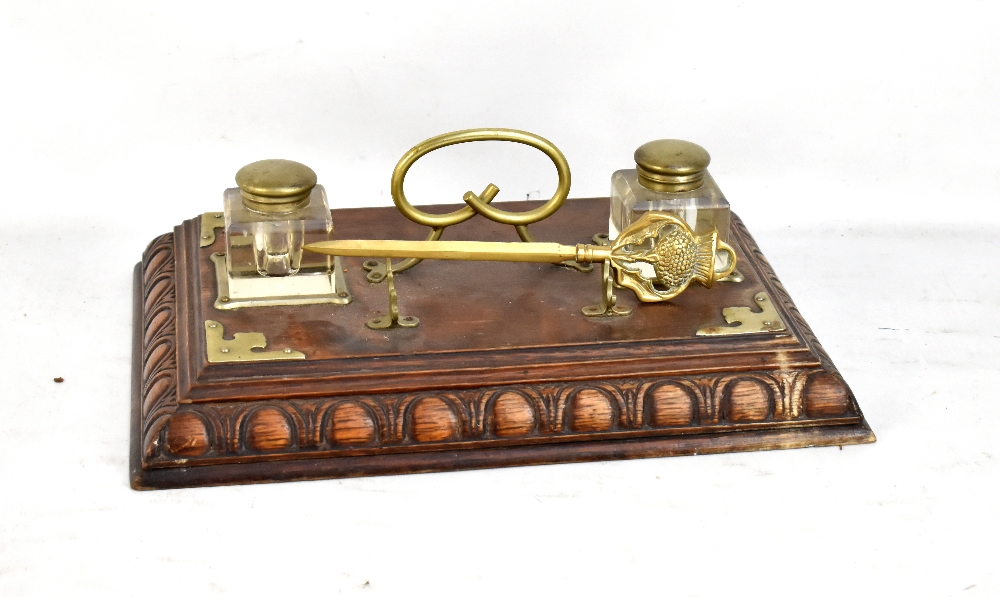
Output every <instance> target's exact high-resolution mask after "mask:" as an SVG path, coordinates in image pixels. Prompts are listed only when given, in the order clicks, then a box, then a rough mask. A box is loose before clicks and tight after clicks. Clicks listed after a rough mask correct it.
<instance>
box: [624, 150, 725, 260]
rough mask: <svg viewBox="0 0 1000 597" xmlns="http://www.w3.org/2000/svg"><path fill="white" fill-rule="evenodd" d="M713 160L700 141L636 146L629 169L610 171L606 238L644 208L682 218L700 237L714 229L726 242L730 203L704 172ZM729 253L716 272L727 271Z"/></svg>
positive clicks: (721, 258) (710, 177) (638, 214)
mask: <svg viewBox="0 0 1000 597" xmlns="http://www.w3.org/2000/svg"><path fill="white" fill-rule="evenodd" d="M710 161H711V158H710V157H709V155H708V152H707V151H705V150H704V149H703V148H702V147H701V146H700V145H696V144H694V143H690V142H688V141H681V140H679V139H660V140H658V141H650V142H649V143H646V144H644V145H642V146H640V147H639V149H636V150H635V165H636V167H635V168H634V169H631V170H618V171H617V172H615V173H614V174H612V175H611V217H610V221H609V225H608V237H609V239H610V240H611V241H612V242H614V240H615V239H616V238H618V235H619V234H620V233H621V231H622V230H624V229H625V228H626V227H628V226H629V225H631V224H633V223H634V222H635V221H636V220H638V219H639V218H640V217H641V216H642V215H643V214H644V213H646V212H663V213H667V214H670V215H672V216H675V217H677V218H679V219H680V220H683V221H684V222H685V223H686V224H687V225H688V226H689V227H690V228H691V230H692V231H693V232H694V233H695V234H698V235H702V234H708V233H711V232H712V230H715V231H717V232H718V235H719V236H718V238H719V240H720V241H722V242H726V243H728V242H729V202H728V201H727V200H726V198H725V196H724V195H723V194H722V191H721V190H720V189H719V185H717V184H716V183H715V179H713V178H712V175H711V174H709V173H708V164H709V162H710ZM728 261H729V256H728V254H725V253H724V252H722V251H720V252H719V253H718V256H717V259H716V270H717V271H723V270H726V269H727V268H728V267H729V266H730V264H729V262H728Z"/></svg>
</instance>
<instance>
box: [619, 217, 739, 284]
mask: <svg viewBox="0 0 1000 597" xmlns="http://www.w3.org/2000/svg"><path fill="white" fill-rule="evenodd" d="M718 251H722V252H724V253H728V255H729V259H728V263H727V264H726V267H725V268H724V269H722V270H718V271H717V270H716V269H715V268H716V255H717V253H718ZM611 265H612V267H614V269H615V276H616V278H617V281H618V284H619V285H621V286H624V287H625V288H630V289H632V291H634V292H635V294H636V296H637V297H639V300H641V301H644V302H658V301H665V300H667V299H671V298H673V297H675V296H677V295H678V294H680V293H681V292H683V291H684V289H686V288H687V287H688V285H689V284H691V282H698V283H700V284H702V285H703V286H705V287H707V288H711V287H712V284H713V283H715V281H716V280H718V279H720V278H724V277H726V276H728V275H729V274H731V273H732V272H733V269H735V268H736V252H735V251H733V248H732V247H731V246H729V245H728V244H726V243H724V242H722V241H721V240H719V234H718V232H717V231H715V230H712V232H710V233H709V234H704V235H701V236H698V235H696V234H695V233H694V231H692V230H691V228H690V227H689V226H688V225H687V224H686V223H685V222H684V221H683V220H681V219H679V218H677V217H675V216H672V215H669V214H665V213H660V212H646V213H645V214H643V215H642V217H641V218H639V219H638V220H636V221H635V222H634V223H633V224H631V225H630V226H628V227H626V228H625V229H624V230H622V232H621V234H619V235H618V238H617V239H616V240H615V242H614V244H613V245H612V246H611Z"/></svg>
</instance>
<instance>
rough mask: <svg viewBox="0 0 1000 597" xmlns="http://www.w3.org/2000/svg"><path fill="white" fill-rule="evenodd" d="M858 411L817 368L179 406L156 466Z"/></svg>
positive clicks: (704, 428)
mask: <svg viewBox="0 0 1000 597" xmlns="http://www.w3.org/2000/svg"><path fill="white" fill-rule="evenodd" d="M834 419H837V420H838V421H840V422H852V421H851V420H860V419H859V414H858V412H857V410H856V408H855V406H854V402H853V400H852V399H851V398H850V396H849V394H848V390H847V388H846V386H845V385H844V384H843V383H842V382H841V381H840V380H839V379H837V378H835V376H834V375H833V374H831V373H829V372H826V371H824V370H822V369H818V368H816V369H800V370H785V371H760V372H740V373H729V374H713V375H699V376H671V377H663V378H652V379H641V380H639V379H627V380H617V381H590V382H578V383H562V384H539V385H512V386H500V387H489V388H478V389H472V390H462V391H438V392H433V391H428V392H418V393H405V394H389V395H380V396H353V397H334V398H309V399H283V400H261V401H248V402H242V403H214V404H213V403H207V404H198V405H184V406H183V407H182V408H181V409H180V410H179V411H178V412H177V413H176V414H174V416H173V417H171V420H170V423H169V424H168V425H166V426H161V427H160V437H159V438H158V441H156V442H155V443H154V444H153V445H154V446H155V448H156V451H155V454H154V455H153V457H154V458H153V462H152V464H153V465H154V466H156V465H159V466H171V464H172V463H173V464H176V463H183V464H184V465H185V466H191V465H197V464H199V461H202V463H204V464H215V463H222V462H226V461H230V460H238V461H245V460H247V459H248V458H251V459H252V458H254V457H255V456H256V457H262V458H269V459H273V458H276V457H277V458H281V457H282V456H287V457H299V458H301V457H304V456H306V457H307V456H309V454H310V453H312V454H314V455H315V456H317V457H320V456H322V457H335V456H341V455H342V456H350V455H354V454H363V453H372V452H373V450H374V451H375V452H385V451H397V452H410V451H424V450H426V449H428V448H429V447H434V446H438V447H439V448H440V449H447V448H448V446H449V445H451V446H454V447H456V448H457V447H459V446H460V445H461V444H463V443H464V444H465V446H464V447H476V448H482V447H489V446H491V445H494V446H498V447H501V446H505V445H522V444H528V443H538V442H543V443H544V442H548V441H574V440H590V439H600V438H601V437H611V436H614V437H633V436H634V437H640V436H642V437H645V436H650V435H664V436H668V435H679V434H690V433H716V432H723V431H737V430H749V429H754V428H761V427H762V426H765V427H766V426H770V427H793V426H797V425H801V424H803V423H808V422H813V423H818V424H822V423H823V422H824V421H826V422H828V423H831V424H832V423H834V421H833V420H834Z"/></svg>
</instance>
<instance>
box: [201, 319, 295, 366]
mask: <svg viewBox="0 0 1000 597" xmlns="http://www.w3.org/2000/svg"><path fill="white" fill-rule="evenodd" d="M223 334H224V331H223V329H222V324H221V323H219V322H218V321H212V320H211V319H206V320H205V353H206V355H207V356H208V362H209V363H234V362H237V361H239V362H252V361H288V360H300V359H304V358H306V355H305V354H303V353H301V352H299V351H297V350H292V349H291V348H285V349H284V350H270V351H267V352H254V350H253V349H255V348H266V347H267V339H266V338H265V337H264V334H261V333H259V332H248V333H241V332H237V333H235V334H233V339H232V340H226V339H225V338H224V337H223Z"/></svg>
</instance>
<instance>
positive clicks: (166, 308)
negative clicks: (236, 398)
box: [140, 233, 177, 461]
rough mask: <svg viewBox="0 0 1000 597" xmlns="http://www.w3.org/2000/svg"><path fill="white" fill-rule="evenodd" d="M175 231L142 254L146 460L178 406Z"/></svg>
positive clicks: (144, 441)
mask: <svg viewBox="0 0 1000 597" xmlns="http://www.w3.org/2000/svg"><path fill="white" fill-rule="evenodd" d="M174 275H175V266H174V235H173V233H168V234H164V235H162V236H159V237H157V238H156V239H154V240H153V242H151V243H150V244H149V247H147V248H146V251H145V253H143V256H142V385H141V386H140V392H141V393H140V399H141V403H140V404H141V408H142V411H141V413H142V418H141V423H142V426H141V433H142V446H143V460H144V461H145V460H147V459H148V458H150V457H152V456H153V455H154V454H155V453H156V451H157V450H158V446H157V441H158V439H159V435H160V431H161V429H162V427H163V425H164V423H165V422H166V420H167V417H168V416H169V415H170V414H171V413H173V412H174V411H176V410H177V327H176V326H177V314H176V304H177V303H176V296H175V292H176V285H175V280H174Z"/></svg>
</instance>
